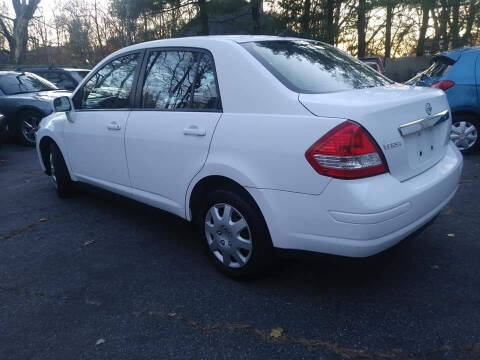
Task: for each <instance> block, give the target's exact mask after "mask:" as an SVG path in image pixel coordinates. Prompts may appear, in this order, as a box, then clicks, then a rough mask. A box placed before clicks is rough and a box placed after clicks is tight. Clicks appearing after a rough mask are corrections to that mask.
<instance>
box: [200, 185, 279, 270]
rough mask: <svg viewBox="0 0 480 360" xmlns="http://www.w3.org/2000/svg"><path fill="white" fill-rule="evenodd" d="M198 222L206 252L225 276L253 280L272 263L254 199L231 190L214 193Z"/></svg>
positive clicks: (265, 228) (262, 222)
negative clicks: (252, 278)
mask: <svg viewBox="0 0 480 360" xmlns="http://www.w3.org/2000/svg"><path fill="white" fill-rule="evenodd" d="M197 221H198V227H199V230H200V231H201V233H202V235H203V237H204V245H205V248H206V251H207V253H208V255H209V257H210V259H211V260H212V262H213V263H214V265H215V266H216V267H217V268H218V269H219V270H220V271H221V272H222V273H224V274H226V275H228V276H230V277H234V278H251V277H254V276H257V275H259V274H260V273H261V272H262V271H263V270H265V269H266V268H267V267H268V266H269V265H270V264H271V263H272V261H273V246H272V242H271V239H270V235H269V232H268V229H267V226H266V223H265V220H264V219H263V216H262V214H261V213H260V210H259V209H258V207H257V205H256V204H255V203H254V201H253V200H252V199H250V198H247V197H246V196H244V195H243V196H242V195H240V194H239V193H237V192H235V191H231V190H215V191H213V192H212V193H210V194H209V195H208V196H207V199H206V201H205V202H204V203H203V207H202V209H201V210H200V213H199V216H198V219H197Z"/></svg>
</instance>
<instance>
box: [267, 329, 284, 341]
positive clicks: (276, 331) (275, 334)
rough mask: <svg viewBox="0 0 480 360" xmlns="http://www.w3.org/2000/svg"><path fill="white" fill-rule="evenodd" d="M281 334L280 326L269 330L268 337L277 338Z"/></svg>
mask: <svg viewBox="0 0 480 360" xmlns="http://www.w3.org/2000/svg"><path fill="white" fill-rule="evenodd" d="M282 335H283V329H282V328H281V327H277V328H273V329H272V331H270V337H272V338H274V339H278V338H279V337H282Z"/></svg>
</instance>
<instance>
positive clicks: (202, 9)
mask: <svg viewBox="0 0 480 360" xmlns="http://www.w3.org/2000/svg"><path fill="white" fill-rule="evenodd" d="M198 12H199V16H200V24H201V32H202V35H208V34H210V29H209V27H208V9H207V2H206V0H198Z"/></svg>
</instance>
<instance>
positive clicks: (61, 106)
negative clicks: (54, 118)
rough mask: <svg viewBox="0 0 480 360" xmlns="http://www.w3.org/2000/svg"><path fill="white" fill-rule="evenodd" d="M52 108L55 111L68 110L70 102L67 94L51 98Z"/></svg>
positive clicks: (70, 108) (70, 106) (70, 107)
mask: <svg viewBox="0 0 480 360" xmlns="http://www.w3.org/2000/svg"><path fill="white" fill-rule="evenodd" d="M53 108H54V110H55V112H68V111H70V110H72V104H71V103H70V98H69V97H68V96H62V97H59V98H56V99H55V100H53Z"/></svg>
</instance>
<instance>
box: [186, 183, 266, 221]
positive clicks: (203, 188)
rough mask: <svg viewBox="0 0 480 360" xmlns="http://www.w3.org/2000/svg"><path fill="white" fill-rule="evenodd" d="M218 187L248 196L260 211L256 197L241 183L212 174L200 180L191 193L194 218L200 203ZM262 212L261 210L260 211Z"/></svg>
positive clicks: (191, 209)
mask: <svg viewBox="0 0 480 360" xmlns="http://www.w3.org/2000/svg"><path fill="white" fill-rule="evenodd" d="M217 189H227V190H231V191H235V192H236V193H238V194H240V195H242V196H246V197H247V198H249V199H251V200H252V202H253V204H255V206H256V207H257V208H258V210H259V211H260V208H259V207H258V205H257V202H256V201H255V199H254V198H253V197H252V195H250V193H249V192H248V191H247V190H246V189H245V188H244V187H243V186H242V185H240V184H239V183H237V182H236V181H234V180H232V179H230V178H227V177H224V176H218V175H212V176H207V177H205V178H203V179H202V180H200V181H199V182H198V183H197V184H196V185H195V187H194V188H193V190H192V193H191V195H190V204H189V207H190V211H191V212H192V219H193V220H195V216H196V211H197V210H198V208H199V205H200V204H201V201H202V199H204V197H205V196H206V195H207V194H208V193H210V192H211V191H213V190H217ZM260 213H261V211H260Z"/></svg>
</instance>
